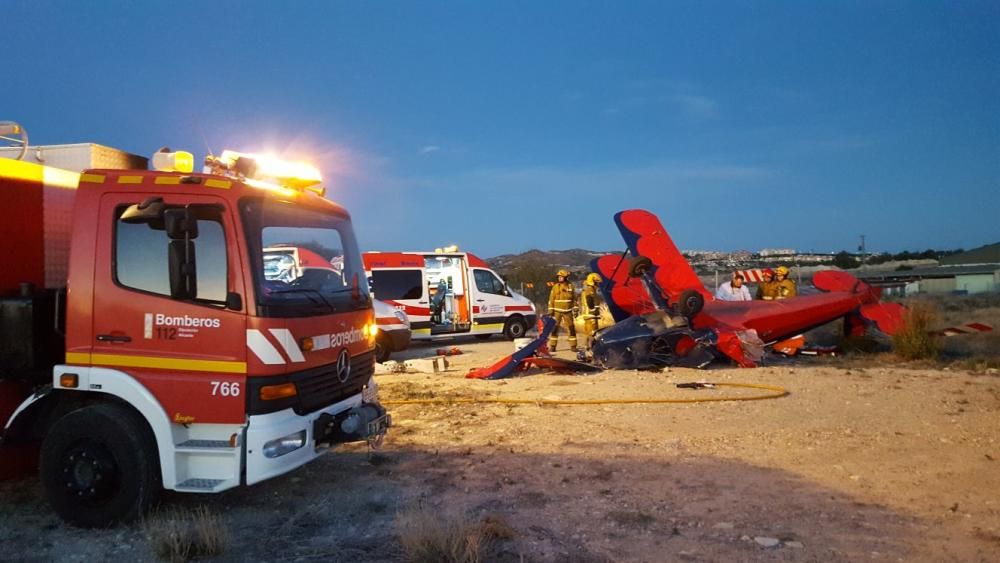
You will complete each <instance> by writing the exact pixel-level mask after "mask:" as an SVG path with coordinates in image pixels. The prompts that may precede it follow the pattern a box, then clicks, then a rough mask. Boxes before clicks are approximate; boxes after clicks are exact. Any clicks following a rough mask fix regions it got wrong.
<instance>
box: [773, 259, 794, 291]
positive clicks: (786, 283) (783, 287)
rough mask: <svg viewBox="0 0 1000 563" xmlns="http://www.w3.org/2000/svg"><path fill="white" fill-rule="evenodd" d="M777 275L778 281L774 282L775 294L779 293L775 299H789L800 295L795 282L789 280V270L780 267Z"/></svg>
mask: <svg viewBox="0 0 1000 563" xmlns="http://www.w3.org/2000/svg"><path fill="white" fill-rule="evenodd" d="M775 273H776V274H777V275H778V276H777V277H778V280H777V281H776V282H774V287H775V293H777V295H776V296H775V299H788V298H789V297H795V296H796V295H798V294H799V290H798V288H797V287H795V282H794V281H792V280H790V279H789V278H788V268H786V267H784V266H778V268H777V269H776V270H775Z"/></svg>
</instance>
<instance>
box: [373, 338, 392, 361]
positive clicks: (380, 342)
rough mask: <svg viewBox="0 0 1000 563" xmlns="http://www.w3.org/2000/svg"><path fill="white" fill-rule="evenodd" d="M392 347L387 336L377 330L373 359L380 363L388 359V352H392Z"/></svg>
mask: <svg viewBox="0 0 1000 563" xmlns="http://www.w3.org/2000/svg"><path fill="white" fill-rule="evenodd" d="M391 348H392V347H391V346H390V345H389V337H388V336H386V335H385V333H384V332H382V331H381V330H380V331H378V336H376V337H375V361H376V362H378V363H380V364H381V363H382V362H384V361H386V360H388V359H389V354H391V353H392V349H391Z"/></svg>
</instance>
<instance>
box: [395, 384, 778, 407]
mask: <svg viewBox="0 0 1000 563" xmlns="http://www.w3.org/2000/svg"><path fill="white" fill-rule="evenodd" d="M712 385H714V386H716V387H741V388H744V389H764V390H766V391H770V393H765V394H761V395H749V396H746V397H739V396H737V397H699V398H696V399H656V398H638V399H503V398H500V397H486V398H468V397H454V398H447V397H441V398H434V399H396V400H393V399H389V400H385V401H379V402H380V403H382V404H383V405H460V404H489V403H496V404H502V405H539V406H542V405H636V404H651V405H661V404H675V403H717V402H721V401H763V400H766V399H778V398H781V397H785V396H787V395H790V394H791V393H789V392H788V390H787V389H785V388H784V387H778V386H777V385H761V384H759V383H712Z"/></svg>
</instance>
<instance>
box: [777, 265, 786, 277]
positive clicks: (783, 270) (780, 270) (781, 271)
mask: <svg viewBox="0 0 1000 563" xmlns="http://www.w3.org/2000/svg"><path fill="white" fill-rule="evenodd" d="M775 271H776V272H777V274H778V275H779V276H787V275H788V268H786V267H784V266H778V269H777V270H775Z"/></svg>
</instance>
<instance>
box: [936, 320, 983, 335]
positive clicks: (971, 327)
mask: <svg viewBox="0 0 1000 563" xmlns="http://www.w3.org/2000/svg"><path fill="white" fill-rule="evenodd" d="M992 330H993V327H991V326H990V325H986V324H983V323H966V324H964V325H959V326H953V327H948V328H945V329H942V330H939V331H938V332H937V334H939V335H941V336H958V335H960V334H975V333H977V332H990V331H992Z"/></svg>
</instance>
